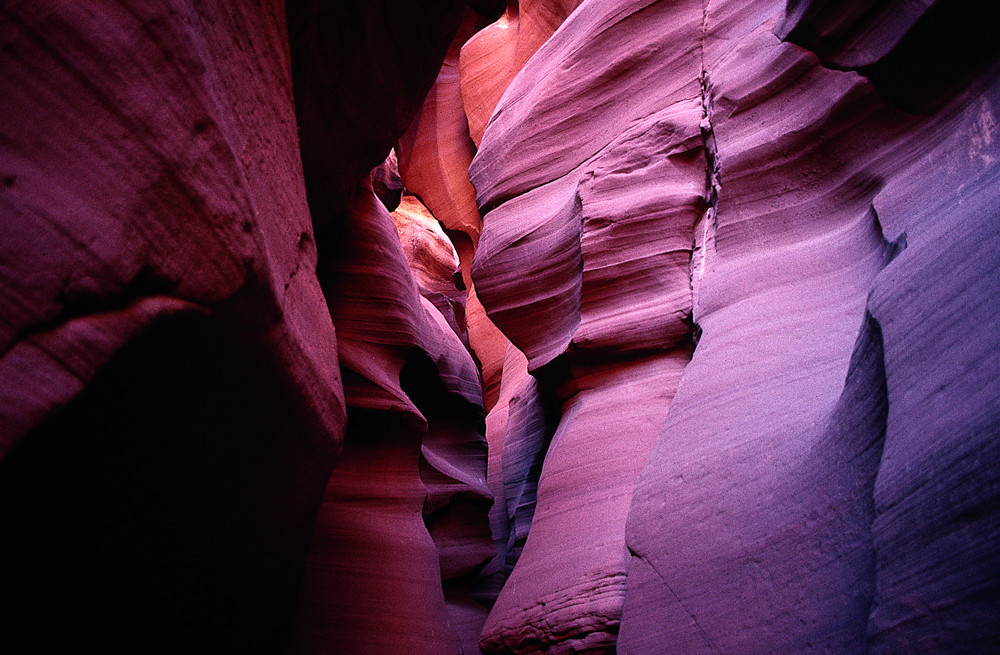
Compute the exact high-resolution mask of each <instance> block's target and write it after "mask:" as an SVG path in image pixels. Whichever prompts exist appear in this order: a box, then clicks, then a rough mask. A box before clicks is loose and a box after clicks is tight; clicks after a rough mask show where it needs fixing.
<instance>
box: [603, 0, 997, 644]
mask: <svg viewBox="0 0 1000 655" xmlns="http://www.w3.org/2000/svg"><path fill="white" fill-rule="evenodd" d="M781 10H782V7H781V3H770V4H769V5H767V6H764V5H762V4H761V3H755V5H754V8H753V11H750V10H749V8H748V3H744V2H736V1H732V2H726V1H722V0H714V1H713V2H711V3H710V4H709V5H708V8H707V11H706V16H705V36H704V47H705V54H704V57H705V60H704V61H705V64H704V70H705V86H706V109H707V114H708V116H707V118H708V124H709V126H710V129H711V134H712V143H713V145H714V149H713V152H712V158H713V160H714V162H715V169H714V172H713V175H714V176H715V177H716V178H717V180H716V184H717V187H718V199H717V206H716V207H715V209H714V211H713V212H711V213H710V214H709V217H710V219H711V220H706V221H705V222H704V224H703V225H702V226H700V227H699V228H698V230H697V232H698V236H699V240H700V244H699V246H698V247H699V251H700V253H699V254H700V257H699V258H696V260H697V264H696V267H695V270H694V271H693V284H694V295H695V299H696V302H695V306H694V319H695V321H696V323H697V325H698V328H699V329H700V340H699V342H698V346H697V349H696V351H695V354H694V357H693V359H692V361H691V363H690V364H689V366H688V367H687V369H686V370H685V372H684V376H683V379H682V381H681V384H680V386H679V387H678V390H677V395H676V396H675V398H674V401H673V404H672V406H671V410H670V416H669V418H668V420H667V422H666V425H665V426H664V429H663V431H662V433H661V434H660V436H659V439H658V441H657V443H656V445H655V446H654V448H653V450H652V453H651V455H650V458H649V464H648V465H647V467H646V469H645V470H644V472H643V474H642V476H641V478H640V481H639V485H638V488H637V490H636V493H635V496H634V500H633V504H632V508H631V511H630V515H629V522H628V530H627V532H628V536H627V540H628V544H629V548H630V549H631V550H632V551H633V558H632V566H631V569H630V571H629V577H628V589H627V594H626V601H625V609H624V612H623V618H622V628H621V632H620V638H619V643H618V648H619V651H620V652H623V653H649V652H660V651H662V650H663V649H664V648H666V644H671V648H676V649H678V651H679V652H691V653H694V652H705V653H710V652H713V653H714V652H726V653H755V654H757V653H811V652H816V653H820V652H879V653H883V652H903V651H907V652H974V651H976V650H978V649H980V648H984V647H986V646H985V644H987V643H990V640H991V639H995V638H996V629H995V628H993V627H992V622H991V621H990V620H988V619H986V618H985V617H986V614H987V613H989V612H990V611H994V612H995V611H996V608H997V606H998V605H997V603H998V597H1000V586H998V585H997V584H996V583H997V579H996V577H995V576H991V575H989V574H985V572H984V569H983V568H982V567H984V566H992V565H993V564H994V562H995V560H994V559H993V558H992V556H989V555H985V554H984V553H983V550H982V546H981V544H982V541H981V540H982V539H984V538H986V536H985V535H986V534H995V525H996V523H995V521H996V518H995V512H994V511H993V510H991V509H988V508H989V507H991V506H992V505H991V503H992V502H993V501H992V500H990V499H991V498H992V495H991V494H992V492H991V491H989V489H992V488H993V487H994V486H995V484H996V482H995V481H996V474H995V473H992V472H989V471H988V470H987V468H986V467H985V466H984V465H982V464H981V463H979V464H974V463H972V462H971V461H969V460H967V459H965V457H964V456H963V455H961V454H959V453H957V452H955V451H953V450H952V449H951V447H950V446H949V445H948V442H949V437H945V436H944V434H945V433H947V434H948V435H949V436H950V435H957V434H966V435H971V434H972V432H975V433H976V434H977V435H980V436H978V437H971V436H969V437H968V438H967V440H966V441H965V442H964V443H965V447H966V448H969V449H972V450H974V451H976V452H978V453H979V456H981V457H983V458H984V459H983V460H980V462H983V461H995V455H993V454H992V446H991V445H990V441H991V439H990V438H988V437H985V435H986V434H989V433H991V432H994V431H995V429H996V427H995V426H996V420H997V411H996V405H995V403H991V402H990V401H987V400H985V399H984V398H981V397H978V398H977V397H976V396H975V394H973V393H972V392H971V390H968V391H959V389H963V390H964V389H968V388H967V387H966V386H965V385H966V382H965V381H964V380H963V381H962V382H958V381H957V380H956V379H955V378H954V377H953V373H951V372H949V371H951V370H952V369H951V368H950V363H949V364H944V363H943V362H941V361H940V360H938V364H937V365H936V366H935V365H930V364H929V363H928V362H926V360H925V361H924V362H923V363H920V364H918V363H916V361H913V360H910V362H911V363H912V364H913V365H914V368H912V369H906V370H908V371H909V373H903V372H902V370H903V369H904V368H906V365H905V364H903V365H902V368H897V367H900V366H901V361H906V356H904V355H902V353H901V352H900V351H898V350H897V349H898V348H899V344H900V340H901V339H914V340H917V341H919V340H920V339H922V338H924V337H922V336H918V335H924V334H936V335H940V334H941V332H940V331H939V330H940V326H942V325H949V326H951V327H950V329H954V330H956V331H957V332H958V333H962V334H965V335H976V336H973V337H971V342H970V348H969V350H970V351H971V352H968V353H966V354H963V356H962V357H963V359H962V361H964V362H966V363H965V364H959V366H960V367H965V366H969V365H970V364H969V362H971V360H966V359H964V357H965V356H969V357H972V358H975V360H976V362H977V364H976V365H975V368H976V369H977V370H978V371H979V374H980V375H983V374H985V375H989V374H987V373H985V371H994V372H995V371H996V367H997V366H1000V362H997V358H996V357H995V356H993V355H989V354H987V351H986V350H979V348H980V347H982V348H990V347H991V346H990V345H988V344H990V343H991V339H992V336H986V333H981V332H980V330H981V329H982V326H985V325H986V324H987V323H988V322H989V320H990V319H986V318H985V314H990V313H992V314H993V315H994V316H995V311H996V307H995V306H993V308H992V309H983V310H982V311H983V312H984V314H978V315H977V314H976V311H977V310H973V309H971V307H981V306H982V305H981V304H980V303H978V302H976V301H974V302H972V303H971V307H970V309H969V310H966V311H960V312H958V313H957V314H953V313H951V312H950V311H948V310H947V309H945V306H946V302H945V301H944V299H945V298H954V297H955V296H954V295H953V294H956V293H960V292H958V291H957V287H954V286H951V285H961V284H965V285H967V286H968V288H969V290H970V292H971V293H972V294H973V296H975V291H974V290H973V289H974V285H975V284H978V283H979V282H980V281H981V280H988V279H992V278H993V276H994V275H995V272H996V271H995V260H994V258H992V257H991V256H983V255H977V254H973V253H971V252H969V253H967V254H962V255H959V254H958V253H957V251H953V250H948V249H949V247H950V246H949V245H948V244H949V242H950V240H952V239H970V238H971V239H972V240H973V242H978V239H977V238H976V237H975V235H976V234H977V233H978V230H979V229H981V228H979V227H977V226H978V225H982V223H978V221H980V220H982V221H989V220H990V219H989V218H987V217H986V216H988V215H989V214H990V212H989V211H986V212H982V211H977V210H975V209H973V208H974V207H977V206H980V205H979V204H978V203H981V202H989V201H988V200H987V198H988V197H990V195H991V193H990V192H986V191H985V188H984V187H982V186H979V183H978V182H977V180H983V179H985V178H987V177H989V176H991V175H995V173H994V172H993V171H992V170H991V169H990V166H992V165H993V164H994V162H995V157H994V156H993V155H992V154H987V155H986V157H983V156H982V155H983V154H984V144H985V141H987V140H989V141H990V142H991V144H992V136H990V137H984V129H983V128H984V126H986V125H992V121H993V120H994V119H993V118H992V116H993V113H992V107H993V106H994V105H993V104H992V101H991V100H987V98H991V97H992V94H993V93H995V91H992V90H991V91H990V92H989V93H988V94H987V95H986V96H984V97H982V98H979V97H977V95H976V93H975V92H973V91H969V92H965V93H964V94H960V95H959V96H956V97H955V98H954V99H953V100H952V101H951V102H950V103H949V104H947V105H946V106H944V107H943V108H942V109H941V110H940V111H938V112H937V113H935V114H934V115H933V116H931V117H929V118H920V117H917V116H914V115H912V114H906V113H903V112H901V111H899V110H897V109H896V108H895V107H894V106H892V104H890V103H889V102H887V101H886V100H885V99H883V97H882V96H881V95H880V92H879V91H880V90H877V89H876V88H875V87H873V86H872V85H871V84H870V83H869V82H868V81H867V80H866V79H865V78H864V77H862V76H860V75H858V74H857V73H854V72H849V71H843V72H841V71H834V70H830V69H829V68H824V67H823V66H822V65H821V63H820V62H819V61H818V59H817V58H816V57H815V55H813V53H811V52H808V51H805V50H803V49H802V48H800V47H798V46H795V45H792V44H789V43H781V42H779V41H778V40H777V39H776V37H774V36H773V32H774V31H776V23H777V21H778V20H779V19H780V16H781ZM865 29H875V28H874V27H871V25H866V26H865ZM964 72H965V71H961V70H956V71H955V74H956V75H957V76H961V75H963V74H964ZM995 79H996V77H995V74H991V76H989V77H987V78H985V79H984V80H983V81H982V84H984V85H987V88H991V89H992V88H995V86H994V87H989V86H988V85H990V84H994V85H995V82H992V81H990V80H995ZM979 88H983V87H979ZM820 99H822V100H820ZM890 100H891V98H890ZM986 131H988V132H991V131H992V127H987V128H986ZM930 162H936V163H930ZM904 189H905V191H904ZM918 189H919V191H918ZM957 189H963V191H956V190H957ZM908 194H909V195H910V196H911V197H907V195H908ZM959 194H961V197H962V200H961V201H959V200H958V196H959ZM931 198H935V199H940V198H948V199H949V200H933V201H932V200H931ZM939 203H940V204H939ZM949 203H955V204H952V205H950V207H951V208H950V209H948V210H945V209H943V207H944V206H948V205H949ZM957 204H961V205H962V208H961V209H958V208H957V206H956V205H957ZM934 207H939V209H936V210H935V209H932V208H934ZM966 207H968V208H969V210H968V211H972V212H974V213H975V214H976V216H977V218H975V219H973V218H972V214H967V213H966V211H967V210H966ZM944 232H947V233H948V235H949V236H948V237H947V238H944V237H943V236H942V235H943V233H944ZM958 234H963V235H964V236H963V237H957V235H958ZM954 243H957V241H955V242H954ZM904 248H905V250H904ZM900 252H902V254H900ZM921 252H923V253H924V254H922V255H921V254H920V253H921ZM946 252H951V253H953V255H952V257H954V258H955V259H951V260H950V261H951V262H955V261H957V260H961V261H962V262H963V264H961V265H960V268H959V269H958V270H955V271H953V272H951V273H947V274H946V273H944V271H943V270H942V269H939V273H937V274H931V275H930V277H929V278H928V280H930V279H933V280H935V281H934V282H930V281H928V282H927V283H926V285H925V284H923V283H921V284H920V285H919V287H920V289H921V290H920V291H919V292H916V291H915V288H914V286H913V285H914V284H915V281H914V278H913V277H912V276H914V275H915V270H925V271H926V270H927V269H928V268H933V267H934V266H935V265H936V264H935V263H936V262H940V261H941V257H942V253H946ZM897 255H898V256H897ZM967 255H968V256H969V257H970V258H968V259H967V258H966V256H967ZM945 256H946V257H947V255H945ZM917 261H919V262H921V263H920V264H915V262H917ZM907 262H910V263H909V264H907ZM937 265H939V264H937ZM950 265H951V264H949V266H950ZM967 276H968V277H967ZM959 280H963V282H960V281H959ZM972 280H976V282H972ZM938 285H940V286H938ZM945 289H950V291H946V290H945ZM915 294H916V295H915ZM918 296H919V298H920V299H921V301H917V300H916V299H917V297H918ZM889 298H892V299H893V300H891V301H890V300H888V299H889ZM876 299H880V302H876ZM882 303H885V304H882ZM988 304H989V303H988ZM889 306H892V307H894V309H893V310H892V311H893V312H898V313H893V314H888V313H882V311H881V310H882V309H883V308H888V307H889ZM903 306H906V307H908V309H906V310H904V309H903ZM917 316H919V317H920V318H919V319H918V318H917ZM908 317H911V318H908ZM887 321H888V322H890V323H893V324H894V328H895V329H894V330H893V336H892V337H891V338H890V337H889V336H887V334H888V333H887V331H886V325H888V324H889V323H887ZM908 321H912V322H908ZM967 321H968V322H967ZM972 321H976V322H975V323H973V322H972ZM978 321H986V323H980V322H978ZM918 322H919V325H918ZM902 324H906V325H907V327H906V328H905V329H906V330H908V331H909V332H908V334H909V335H910V336H909V337H906V338H904V337H902V333H901V332H899V331H897V330H898V329H900V328H901V325H902ZM859 327H860V332H859ZM987 333H988V334H990V335H992V332H990V331H989V330H988V329H987ZM961 339H962V341H963V342H964V341H965V339H966V337H962V338H961ZM949 341H950V340H947V339H946V340H945V341H943V342H939V343H937V344H936V345H935V346H933V347H931V346H930V345H929V344H928V345H927V346H926V347H927V348H929V349H930V350H931V351H933V352H935V353H937V352H941V351H940V348H941V347H944V348H948V346H947V344H948V343H949ZM972 344H974V345H972ZM894 352H896V353H897V354H893V353H894ZM906 352H908V353H910V352H914V351H911V350H909V349H908V348H907V349H906ZM973 352H974V353H976V354H972V353H973ZM911 356H912V355H911ZM918 359H920V357H919V356H918ZM917 370H919V371H920V373H917V372H916V371H917ZM907 375H911V376H921V377H922V376H926V378H925V379H926V384H927V385H928V386H927V387H925V392H924V395H923V396H922V397H923V399H924V402H933V401H932V400H931V398H933V397H934V396H935V394H940V395H939V396H937V398H938V401H939V402H943V401H944V399H945V398H950V399H952V402H953V403H954V404H953V405H952V406H951V407H949V409H948V410H947V411H944V410H941V411H939V412H937V413H933V412H932V413H930V414H929V413H928V411H927V407H923V408H922V409H921V410H916V409H915V405H909V402H919V401H917V400H916V398H920V397H921V396H919V395H917V394H915V389H914V382H913V379H912V378H911V379H910V381H906V382H902V384H901V381H900V380H899V377H898V376H903V377H904V378H905V376H907ZM845 379H846V382H845ZM970 382H971V380H970ZM900 384H901V386H897V385H900ZM930 386H933V388H934V389H935V390H936V391H935V392H930V389H929V387H930ZM953 394H957V395H953ZM958 395H961V396H963V399H962V400H959V399H958V397H957V396H958ZM904 398H905V399H907V400H903V399H904ZM910 398H914V400H913V401H909V400H908V399H910ZM907 406H909V407H913V408H914V411H915V412H916V413H917V414H919V415H920V416H921V417H923V423H922V424H921V426H920V427H916V426H915V425H914V424H912V423H907V422H906V421H905V420H903V421H900V418H901V416H902V415H903V414H899V413H897V412H905V411H906V410H905V408H906V407H907ZM959 415H960V416H962V418H961V419H958V418H957V416H959ZM932 417H933V418H932ZM897 421H899V422H897ZM939 421H940V422H939ZM945 425H948V426H949V427H947V428H945V427H944V426H945ZM987 426H992V427H987ZM970 430H971V431H972V432H968V431H970ZM930 434H935V435H938V437H937V438H934V439H931V441H932V442H934V443H935V447H934V448H933V452H935V453H936V456H935V457H936V459H935V460H934V461H933V462H932V461H931V460H930V459H923V457H921V455H920V453H921V449H920V448H919V447H917V446H916V443H918V442H920V441H923V440H925V439H926V436H925V435H930ZM925 443H928V442H926V441H925ZM903 444H906V445H905V446H904V445H903ZM890 448H892V450H890ZM938 448H940V449H941V450H938ZM883 449H884V450H883ZM904 450H905V454H904V452H903V451H904ZM945 452H947V453H948V454H947V455H945V454H944V453H945ZM923 453H924V454H926V455H928V456H929V452H928V451H926V450H925V451H923ZM915 458H919V460H918V461H919V462H920V463H919V464H917V462H916V461H915ZM904 468H905V470H906V471H908V472H907V473H902V470H903V469H904ZM958 471H961V473H959V472H958ZM956 476H958V477H956ZM959 479H961V480H962V481H961V482H959V481H958V480H959ZM904 480H906V482H904ZM972 480H975V482H972ZM918 481H919V482H918ZM890 489H892V490H891V491H890ZM916 489H920V490H921V491H920V492H917V491H915V490H916ZM931 490H935V491H931ZM924 493H944V494H949V495H950V497H952V498H955V499H956V500H957V499H958V498H962V499H963V500H962V501H960V502H956V506H949V507H948V508H947V509H945V508H939V507H937V506H935V505H934V504H933V503H931V502H928V500H927V496H924V495H923V494H924ZM921 499H923V500H921ZM960 507H961V508H962V509H960ZM973 507H975V508H976V509H972V508H973ZM970 512H971V513H970ZM960 516H962V517H964V519H963V518H959V517H960ZM973 516H974V517H975V518H973ZM959 526H965V529H966V530H968V532H967V533H966V535H967V537H968V539H963V540H961V544H959V543H958V541H959V540H956V539H955V538H953V537H951V536H950V535H951V534H953V531H954V530H956V529H959ZM904 535H905V536H904ZM945 553H951V554H952V555H953V556H954V559H950V556H949V555H946V554H945ZM973 561H974V562H975V563H973ZM904 571H906V572H905V573H904ZM918 572H925V573H918ZM984 575H985V576H986V578H985V579H984V577H983V576H984ZM986 579H988V580H989V581H986ZM707 589H710V590H711V591H710V592H708V593H706V590H707ZM918 599H919V600H918ZM931 607H935V608H938V609H934V610H932V609H929V608H931ZM944 607H949V608H951V609H950V611H945V610H944V609H943V608H944ZM988 608H990V609H988Z"/></svg>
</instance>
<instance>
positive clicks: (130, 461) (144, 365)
mask: <svg viewBox="0 0 1000 655" xmlns="http://www.w3.org/2000/svg"><path fill="white" fill-rule="evenodd" d="M309 415H310V413H309V412H308V411H307V409H306V408H305V407H303V406H302V402H301V400H299V399H298V398H297V397H296V395H295V393H294V391H293V389H292V387H291V385H289V384H288V383H286V382H284V377H283V373H282V371H281V370H280V369H279V367H278V366H277V364H276V362H275V361H274V359H273V357H272V355H271V354H270V352H269V351H268V350H267V349H266V348H265V347H263V346H259V345H256V343H255V342H254V341H253V339H251V338H250V337H249V335H246V334H243V333H242V332H241V326H240V325H239V324H238V323H237V322H235V321H220V320H219V319H218V317H217V316H213V315H204V314H189V315H182V316H176V317H172V318H169V319H163V320H160V321H159V322H158V323H156V324H155V325H154V326H153V327H152V328H151V329H150V330H149V331H148V332H147V333H145V334H144V335H142V336H140V337H138V338H137V339H136V340H135V341H133V342H132V343H131V344H130V345H128V346H127V347H126V348H124V349H123V350H121V351H120V352H119V353H118V354H117V356H116V358H115V359H114V361H113V362H112V363H111V364H109V365H108V366H107V367H106V368H105V369H103V370H102V371H101V372H100V373H99V374H98V375H97V377H96V378H95V379H94V380H93V382H92V384H90V385H89V386H88V388H87V390H86V391H85V392H84V393H83V394H82V395H81V396H80V397H78V398H77V399H76V400H75V401H74V402H73V403H72V404H71V405H70V406H68V407H67V408H65V410H63V411H61V412H59V413H58V414H56V415H54V416H53V417H52V418H51V419H49V420H48V421H47V422H46V423H45V424H43V425H42V426H41V427H40V428H38V429H37V430H35V431H34V432H33V433H31V434H29V435H27V436H26V437H25V438H24V439H23V440H22V441H21V442H20V444H19V445H18V446H17V447H16V448H15V449H14V450H13V451H12V452H11V453H10V454H9V456H8V457H7V458H6V459H5V460H4V461H3V462H2V463H0V533H2V534H3V537H2V539H0V643H2V646H0V650H2V651H3V652H4V653H82V652H90V653H130V654H132V653H160V652H163V653H166V652H171V653H178V652H214V653H236V652H239V653H280V652H282V651H283V650H284V645H285V639H286V633H287V630H288V627H289V624H290V621H291V612H292V610H293V606H294V601H295V597H296V593H297V587H298V582H299V579H300V576H301V572H302V567H303V565H304V561H305V555H306V549H307V547H308V540H309V539H310V537H311V534H312V527H313V521H314V520H315V513H316V511H317V510H318V504H319V500H320V498H319V493H320V492H321V491H322V487H323V483H324V481H325V479H326V477H327V475H328V473H329V469H330V465H331V462H332V459H333V455H334V453H333V447H332V445H327V446H324V444H323V441H321V440H320V439H317V433H316V429H315V426H310V425H307V424H306V422H307V421H308V419H306V418H302V417H308V416H309Z"/></svg>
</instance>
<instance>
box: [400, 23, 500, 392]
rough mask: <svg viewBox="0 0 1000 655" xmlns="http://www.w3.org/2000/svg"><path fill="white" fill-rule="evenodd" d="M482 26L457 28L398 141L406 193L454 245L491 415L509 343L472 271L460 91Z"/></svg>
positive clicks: (473, 241)
mask: <svg viewBox="0 0 1000 655" xmlns="http://www.w3.org/2000/svg"><path fill="white" fill-rule="evenodd" d="M480 26H481V20H480V19H478V18H476V17H475V16H470V17H468V18H467V20H466V21H465V22H464V23H463V25H462V26H461V27H460V28H459V30H458V32H457V33H456V35H455V38H454V39H453V40H452V43H451V46H450V47H449V49H448V52H447V54H446V55H445V58H444V63H443V64H442V66H441V70H440V72H439V73H438V76H437V79H436V80H435V82H434V85H433V86H432V87H431V89H430V91H429V92H428V94H427V98H426V100H425V101H424V104H423V105H422V106H421V108H420V110H419V111H418V112H417V115H416V117H415V118H414V119H413V122H412V123H411V124H410V126H409V127H408V128H407V130H406V132H405V133H404V134H403V135H402V136H401V137H400V139H399V144H398V149H399V153H400V174H401V176H402V180H403V182H405V184H406V187H407V190H408V191H409V192H411V193H413V194H414V195H415V196H418V197H419V198H420V199H421V201H422V202H423V203H424V204H426V205H427V207H428V209H429V210H430V212H431V213H432V214H433V216H434V218H436V219H437V220H439V221H440V222H441V224H442V225H443V226H444V228H445V229H446V230H447V231H448V233H449V235H450V237H451V239H452V241H453V243H454V244H455V246H456V248H457V250H458V255H459V260H460V262H461V268H462V280H463V284H464V286H465V290H466V292H465V296H466V300H465V308H466V319H465V320H466V326H467V328H468V331H469V339H468V341H469V346H470V347H471V349H472V352H473V355H474V357H475V358H476V361H477V363H478V364H479V369H480V372H481V373H482V378H483V393H484V397H485V402H486V408H487V410H489V409H491V408H492V407H493V405H494V404H496V402H497V398H498V396H499V392H500V373H501V369H502V367H503V359H504V352H505V350H506V344H507V339H506V338H505V337H504V336H503V335H502V334H501V333H500V332H499V331H498V330H497V328H496V327H495V326H494V325H493V324H492V322H490V320H489V318H487V316H486V312H485V310H484V309H483V307H482V304H481V303H480V302H479V298H478V296H477V295H476V290H475V285H474V284H473V282H472V278H471V275H470V269H471V266H472V256H473V253H474V252H475V248H476V245H477V244H478V243H479V233H480V231H481V230H482V219H481V218H480V216H479V208H478V207H477V206H476V192H475V189H473V187H472V183H471V182H470V181H469V174H468V168H469V164H470V163H471V162H472V158H473V156H474V155H475V150H476V149H475V145H474V144H473V142H472V140H471V138H470V137H469V134H468V132H469V126H468V121H467V119H466V115H465V111H464V109H463V107H462V97H461V90H460V87H459V82H460V80H459V77H460V73H459V53H460V50H461V48H462V46H463V44H465V42H466V41H467V40H468V39H469V37H470V36H471V35H472V34H473V33H475V30H476V29H477V28H478V27H480Z"/></svg>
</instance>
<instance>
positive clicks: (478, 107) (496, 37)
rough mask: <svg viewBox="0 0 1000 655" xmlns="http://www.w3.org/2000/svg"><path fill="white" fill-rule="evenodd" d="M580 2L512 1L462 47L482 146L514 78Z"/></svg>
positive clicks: (469, 105)
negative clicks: (498, 107)
mask: <svg viewBox="0 0 1000 655" xmlns="http://www.w3.org/2000/svg"><path fill="white" fill-rule="evenodd" d="M580 2H581V0H508V2H507V10H506V11H505V12H504V13H503V15H502V16H501V17H500V19H499V20H497V21H496V22H495V23H493V24H492V25H489V26H488V27H486V28H485V29H483V30H480V31H479V32H477V33H476V35H475V36H473V37H472V38H471V39H469V42H468V43H466V44H465V46H464V47H463V48H462V58H461V71H462V78H461V88H462V100H463V104H464V108H465V115H466V116H467V117H468V125H469V135H470V136H471V137H472V140H473V141H474V142H475V144H476V146H479V144H480V142H481V141H482V140H483V132H484V131H485V130H486V124H487V123H488V122H489V120H490V116H492V115H493V112H494V110H495V109H496V107H497V103H499V102H500V97H501V96H502V95H503V93H504V91H506V90H507V87H508V86H510V83H511V81H512V80H513V79H514V76H515V75H517V74H518V72H519V71H520V70H521V68H523V67H524V65H525V64H526V63H527V61H528V60H529V59H530V58H531V56H532V55H534V54H535V52H536V51H537V50H538V49H539V48H540V47H541V46H542V44H543V43H545V41H547V40H548V38H549V37H550V36H552V34H553V33H554V32H555V31H556V30H557V29H558V28H559V26H560V25H561V24H562V22H563V21H564V20H566V17H567V16H569V15H570V14H571V13H573V10H574V9H576V8H577V7H578V6H580Z"/></svg>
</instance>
